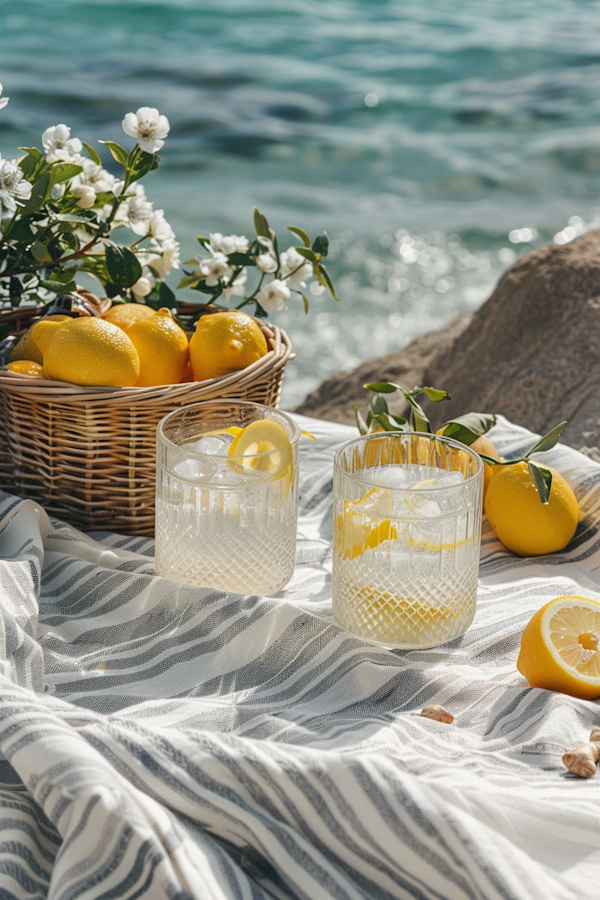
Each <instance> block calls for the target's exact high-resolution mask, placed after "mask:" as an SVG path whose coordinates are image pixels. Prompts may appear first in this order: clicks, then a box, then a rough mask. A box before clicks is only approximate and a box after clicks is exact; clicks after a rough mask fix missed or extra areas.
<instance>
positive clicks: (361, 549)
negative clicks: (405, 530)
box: [335, 488, 398, 559]
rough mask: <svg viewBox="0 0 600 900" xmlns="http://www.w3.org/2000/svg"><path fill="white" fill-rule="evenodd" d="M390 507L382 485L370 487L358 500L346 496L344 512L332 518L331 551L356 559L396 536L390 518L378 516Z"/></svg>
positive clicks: (390, 500) (346, 557)
mask: <svg viewBox="0 0 600 900" xmlns="http://www.w3.org/2000/svg"><path fill="white" fill-rule="evenodd" d="M391 511H392V495H391V494H390V492H389V491H387V490H385V489H384V488H372V489H371V490H370V491H367V493H366V494H364V495H363V496H362V497H361V498H360V499H359V500H347V501H346V502H345V503H344V512H343V513H341V514H340V515H339V516H338V517H337V519H336V522H335V552H336V553H337V554H338V556H341V558H342V559H356V558H357V557H359V556H362V554H363V553H366V551H367V550H374V549H375V548H376V547H378V546H379V545H380V544H382V543H383V542H384V541H389V540H396V538H397V537H398V529H397V528H396V526H395V525H393V524H392V522H391V520H390V519H382V518H381V516H382V515H386V514H388V515H389V513H391ZM370 513H373V514H374V515H370Z"/></svg>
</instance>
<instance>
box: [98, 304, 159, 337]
mask: <svg viewBox="0 0 600 900" xmlns="http://www.w3.org/2000/svg"><path fill="white" fill-rule="evenodd" d="M155 315H156V310H154V309H151V308H150V307H149V306H144V305H143V304H142V303H116V304H115V305H114V306H111V308H110V309H109V310H107V311H106V312H105V313H104V315H103V316H102V318H103V319H106V321H107V322H112V323H113V325H118V326H119V328H122V329H123V331H127V329H128V328H129V326H130V325H133V323H134V322H147V321H148V320H149V319H152V318H153V317H154V316H155Z"/></svg>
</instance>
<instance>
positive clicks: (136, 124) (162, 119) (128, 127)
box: [123, 106, 171, 153]
mask: <svg viewBox="0 0 600 900" xmlns="http://www.w3.org/2000/svg"><path fill="white" fill-rule="evenodd" d="M170 127H171V126H170V125H169V120H168V119H167V117H166V116H160V115H159V114H158V110H157V109H154V107H152V106H140V108H139V109H138V111H137V112H136V113H127V115H126V116H125V118H124V119H123V131H124V132H125V134H128V135H129V136H130V137H134V138H135V139H136V140H137V142H138V144H139V145H140V147H141V148H142V150H145V151H146V153H156V152H157V150H160V148H161V147H162V146H163V144H164V143H165V142H164V141H163V140H162V138H166V136H167V135H168V133H169V130H170Z"/></svg>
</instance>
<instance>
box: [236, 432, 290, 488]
mask: <svg viewBox="0 0 600 900" xmlns="http://www.w3.org/2000/svg"><path fill="white" fill-rule="evenodd" d="M235 428H236V426H235V425H234V426H232V428H228V429H224V432H226V433H229V434H232V433H234V429H235ZM228 452H229V456H231V457H235V458H236V461H239V462H241V464H242V466H243V468H244V469H245V470H247V471H249V472H250V471H254V472H267V473H268V474H269V475H272V476H279V475H285V478H286V482H285V484H286V492H287V490H289V485H290V484H291V480H292V446H291V444H290V441H289V438H288V436H287V434H286V433H285V431H284V429H283V428H282V427H281V425H280V424H279V423H278V422H274V421H273V420H272V419H257V420H256V421H255V422H250V424H249V425H246V427H245V428H242V429H241V430H240V431H239V432H238V434H236V436H235V437H234V439H233V441H232V442H231V444H230V445H229V451H228Z"/></svg>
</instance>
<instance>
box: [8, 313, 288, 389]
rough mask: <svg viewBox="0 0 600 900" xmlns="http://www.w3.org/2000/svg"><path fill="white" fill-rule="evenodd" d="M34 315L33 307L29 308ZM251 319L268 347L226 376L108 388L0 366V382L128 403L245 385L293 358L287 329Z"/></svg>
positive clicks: (254, 317) (25, 387) (276, 369)
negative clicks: (23, 372)
mask: <svg viewBox="0 0 600 900" xmlns="http://www.w3.org/2000/svg"><path fill="white" fill-rule="evenodd" d="M31 312H32V313H33V314H34V308H33V307H31ZM251 318H252V319H254V321H255V322H256V323H257V324H258V326H259V327H260V329H261V331H262V332H263V334H264V335H265V337H266V338H267V340H268V342H269V344H270V346H271V349H270V350H269V351H268V352H267V353H266V354H265V355H264V356H262V357H261V358H260V359H258V360H256V362H253V363H251V365H249V366H246V368H244V369H239V370H238V371H237V372H230V373H229V374H228V375H220V376H219V377H218V378H209V379H206V380H205V381H186V382H181V383H179V384H162V385H154V386H152V387H111V386H107V385H79V384H74V383H72V382H70V381H54V380H52V379H46V378H33V377H32V376H30V375H20V374H19V373H18V372H11V371H10V370H8V369H1V368H0V384H1V386H2V388H3V389H7V390H9V391H15V392H18V391H21V390H22V391H26V392H27V394H28V395H29V396H30V397H31V398H32V399H34V398H36V397H37V398H38V399H40V400H42V399H44V400H51V399H52V398H54V399H55V400H57V401H58V402H63V403H81V402H86V403H92V404H95V403H101V402H106V401H107V400H112V401H113V402H117V403H127V402H134V401H144V400H148V401H162V400H164V399H165V398H169V399H170V400H173V401H176V400H177V398H178V397H180V396H184V395H186V394H188V393H189V392H190V391H191V390H194V391H204V390H207V391H210V390H213V389H214V388H215V387H217V386H219V387H223V388H226V387H231V386H232V385H235V384H239V385H240V386H241V385H245V384H247V383H248V382H252V381H255V380H256V379H258V378H260V377H261V376H263V375H265V374H266V373H267V372H269V371H271V370H272V371H275V372H277V371H279V370H280V369H282V368H283V367H284V366H285V365H286V363H287V362H288V361H289V360H290V359H293V358H294V356H295V354H294V353H293V352H292V343H291V341H290V339H289V337H288V335H287V334H286V332H285V331H284V330H283V329H282V328H279V326H278V325H273V324H272V323H270V322H266V321H265V320H264V319H258V318H257V317H256V316H252V317H251Z"/></svg>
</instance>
